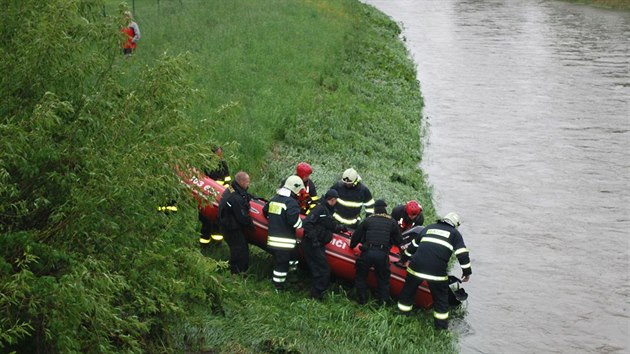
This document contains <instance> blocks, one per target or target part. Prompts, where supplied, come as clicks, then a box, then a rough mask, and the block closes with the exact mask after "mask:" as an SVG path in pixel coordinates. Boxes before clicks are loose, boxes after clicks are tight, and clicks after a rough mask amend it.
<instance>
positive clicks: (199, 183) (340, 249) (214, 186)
mask: <svg viewBox="0 0 630 354" xmlns="http://www.w3.org/2000/svg"><path fill="white" fill-rule="evenodd" d="M186 183H187V184H188V185H190V186H192V187H194V189H193V190H194V193H195V195H196V196H197V198H198V200H199V203H200V204H199V207H200V210H201V213H202V214H203V215H205V216H206V217H207V218H209V219H210V220H216V219H217V211H218V203H219V201H220V199H221V195H222V194H223V191H224V190H225V187H224V186H223V185H221V184H219V183H217V182H216V181H214V180H213V179H211V178H208V177H191V178H190V179H188V180H187V182H186ZM202 200H203V201H202ZM264 205H265V201H263V200H258V199H253V200H252V201H251V202H250V209H249V214H250V215H251V217H252V220H253V221H254V226H255V228H254V230H253V231H247V232H245V237H246V238H247V242H249V243H250V244H253V245H256V246H258V247H260V248H261V249H263V250H266V245H267V219H266V218H265V216H264V215H263V213H262V209H263V207H264ZM302 217H304V216H302ZM303 232H304V230H303V229H298V230H297V231H296V238H297V240H298V253H299V254H300V256H301V257H302V259H301V260H302V261H303V253H302V249H301V247H300V245H299V242H300V241H301V239H302V236H303ZM398 253H399V251H398V247H396V246H394V247H392V249H391V250H390V254H389V260H390V271H391V276H390V279H389V285H390V294H391V296H392V297H393V298H397V297H398V294H400V292H401V290H402V287H403V285H404V283H405V277H406V275H407V271H406V269H405V268H402V267H399V266H397V265H396V264H395V263H396V262H398V261H399V260H400V257H399V256H398ZM360 254H361V251H360V250H359V247H355V248H354V249H351V248H350V234H338V233H334V234H333V239H332V240H331V242H330V243H328V244H327V245H326V258H327V260H328V264H329V265H330V269H331V272H332V273H333V274H334V275H335V276H336V277H338V278H341V279H345V280H348V281H354V278H355V276H356V273H355V264H356V259H357V258H358V257H359V255H360ZM367 283H368V286H370V287H371V288H376V287H377V279H376V274H375V273H374V271H373V270H370V273H369V275H368V279H367ZM414 300H415V304H416V306H418V307H421V308H424V309H427V308H430V307H431V306H432V304H433V300H432V297H431V292H430V290H429V287H428V285H427V283H426V281H423V282H422V283H421V284H420V285H419V286H418V289H417V290H416V295H415V299H414Z"/></svg>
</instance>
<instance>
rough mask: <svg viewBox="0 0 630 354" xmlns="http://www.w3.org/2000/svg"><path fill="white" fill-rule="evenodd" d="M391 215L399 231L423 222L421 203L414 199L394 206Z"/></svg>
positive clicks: (420, 224)
mask: <svg viewBox="0 0 630 354" xmlns="http://www.w3.org/2000/svg"><path fill="white" fill-rule="evenodd" d="M391 215H392V218H393V219H394V220H396V222H397V223H398V226H399V227H400V232H405V231H407V230H409V229H411V228H412V227H414V226H422V224H424V215H422V205H420V203H418V202H417V201H415V200H410V201H408V202H407V203H405V204H401V205H397V206H395V207H394V209H392V214H391Z"/></svg>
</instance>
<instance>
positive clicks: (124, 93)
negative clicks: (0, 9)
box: [0, 0, 456, 353]
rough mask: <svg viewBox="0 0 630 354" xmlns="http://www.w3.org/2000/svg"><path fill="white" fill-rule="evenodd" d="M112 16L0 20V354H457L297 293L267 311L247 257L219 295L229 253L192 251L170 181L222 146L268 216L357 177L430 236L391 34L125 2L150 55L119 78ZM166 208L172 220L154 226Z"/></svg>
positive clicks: (257, 271)
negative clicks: (268, 204) (307, 181)
mask: <svg viewBox="0 0 630 354" xmlns="http://www.w3.org/2000/svg"><path fill="white" fill-rule="evenodd" d="M117 5H118V2H117V1H109V0H108V1H107V2H106V3H105V6H100V5H98V3H97V2H94V1H76V0H54V1H50V2H46V3H43V2H39V1H36V0H32V1H23V2H10V3H7V11H4V13H3V15H2V16H3V17H2V21H0V23H2V26H3V33H7V34H9V35H8V36H5V38H4V39H3V42H1V44H2V47H1V49H2V53H3V55H4V57H5V58H6V60H4V61H3V63H2V66H1V67H0V69H1V70H2V72H1V73H2V81H1V83H2V86H0V88H1V89H2V91H0V93H1V94H2V98H3V102H5V103H6V104H4V105H3V107H1V109H0V113H1V115H0V117H1V118H2V125H0V128H2V129H3V130H2V132H3V136H4V137H6V139H3V141H2V144H3V145H2V146H1V147H2V148H1V149H0V163H1V166H0V167H1V168H0V178H1V179H2V188H0V194H1V195H2V196H3V198H2V205H1V208H0V211H1V212H2V213H0V218H2V220H1V221H2V223H1V224H2V226H1V227H2V228H1V229H0V231H1V232H2V238H0V246H1V247H0V249H1V250H2V256H3V257H2V258H1V259H0V260H1V262H0V281H1V282H0V283H2V284H4V285H3V287H2V289H1V290H2V294H3V296H2V299H1V300H0V309H1V310H2V311H3V313H5V314H6V316H5V320H3V322H1V323H0V330H1V332H0V349H2V351H4V350H6V349H8V350H9V351H10V350H16V351H18V352H37V351H43V352H70V351H78V352H112V351H127V352H141V351H146V352H173V351H174V352H182V351H188V352H221V353H235V352H237V353H250V352H274V353H279V352H283V353H298V352H303V353H311V352H366V353H370V352H374V353H376V352H379V353H384V352H385V353H386V352H391V353H397V352H427V353H428V352H430V353H448V352H454V351H456V347H455V344H454V341H453V338H452V336H451V334H450V333H436V332H435V331H434V330H433V329H432V326H431V323H432V318H431V315H430V313H428V312H419V313H418V314H415V315H414V316H412V317H409V318H407V317H399V316H398V315H396V314H395V312H394V311H393V309H392V308H377V307H372V306H368V307H359V306H358V305H356V304H355V303H354V302H352V301H351V300H349V299H348V298H349V297H350V296H351V294H347V293H346V292H347V288H346V287H344V286H342V285H337V286H335V289H334V290H335V291H334V292H333V293H332V294H331V295H330V296H329V297H328V298H327V299H326V301H324V302H323V303H314V302H312V301H310V300H306V294H307V289H308V276H303V277H301V278H300V279H299V280H298V282H297V283H296V284H295V285H294V286H293V288H292V290H291V291H289V292H287V293H284V294H276V293H275V292H273V291H272V288H271V284H270V281H269V273H270V266H271V262H270V261H271V258H270V257H269V256H268V255H267V254H265V253H264V252H261V251H259V250H254V254H253V257H252V270H251V272H250V274H248V275H247V276H243V277H231V276H229V274H228V273H227V272H226V271H225V269H224V267H223V266H224V263H223V262H222V260H224V259H226V249H225V246H224V247H223V248H222V249H220V250H214V251H211V252H206V253H204V254H203V255H202V254H201V253H200V252H199V250H198V249H197V245H196V239H197V232H198V230H197V229H198V224H197V222H196V208H195V205H194V202H193V201H192V200H191V198H190V196H189V194H190V193H189V191H187V190H185V189H178V187H177V186H178V182H177V178H176V177H175V176H173V175H172V173H171V172H172V165H171V162H173V161H177V162H178V163H180V165H183V164H190V165H194V166H201V165H203V164H206V163H210V161H209V157H210V156H211V153H210V152H209V150H210V146H211V145H213V144H217V143H218V144H221V145H223V146H224V150H225V152H226V154H227V156H228V163H229V164H230V167H231V170H232V171H233V172H235V171H236V170H239V169H243V170H246V171H248V172H250V174H251V175H252V185H251V191H252V192H253V193H255V194H258V195H261V196H265V197H269V196H271V195H272V194H273V191H274V189H275V187H276V186H277V184H278V183H279V181H280V180H281V179H283V178H284V177H286V176H287V175H288V174H290V173H292V171H293V169H294V167H295V165H296V163H297V162H299V161H302V160H305V161H308V162H310V163H311V164H312V165H313V167H314V169H315V172H314V174H313V176H312V177H313V179H314V180H315V181H316V183H317V184H318V186H319V189H320V190H321V191H322V193H323V191H325V189H326V188H327V187H328V186H330V185H331V184H333V183H334V182H335V181H336V180H337V179H338V178H339V176H340V174H341V172H342V171H343V170H344V169H345V168H347V167H349V166H353V167H355V168H356V169H357V170H358V171H359V173H360V174H361V176H362V177H363V180H364V181H365V183H366V184H367V185H368V186H369V187H370V188H371V190H372V192H373V194H374V195H375V197H377V198H384V199H386V200H387V201H388V202H389V203H390V206H393V205H394V204H395V203H398V202H403V201H404V200H406V199H409V198H415V199H418V200H420V201H421V202H422V204H423V205H424V207H425V213H426V216H427V219H428V220H431V219H433V218H434V217H435V211H434V209H433V206H432V204H431V201H430V190H429V189H428V188H427V186H426V183H425V180H424V177H423V175H422V173H421V171H420V170H419V169H418V168H417V165H418V163H419V161H420V159H421V156H422V150H421V144H420V139H421V129H420V128H419V127H420V121H419V119H420V118H419V117H420V110H421V107H422V99H421V96H420V93H419V88H418V83H417V82H416V79H415V69H414V66H413V64H412V63H411V61H410V59H409V58H408V56H407V53H406V51H405V48H404V46H403V44H402V43H401V42H400V40H399V39H398V34H399V28H398V27H397V26H396V24H395V23H393V22H391V21H390V20H389V19H387V18H386V17H384V16H383V15H382V14H380V13H378V12H377V11H375V10H374V9H372V8H370V7H367V6H365V5H362V4H360V3H358V2H357V1H354V0H342V1H337V0H322V1H320V0H318V1H312V0H301V1H287V0H273V1H265V2H262V1H257V0H239V1H193V0H179V1H175V0H171V1H166V0H162V1H154V0H136V1H135V15H136V21H137V22H138V23H139V25H140V28H141V30H142V35H143V38H142V40H141V41H140V43H139V48H138V50H137V52H136V54H135V55H134V56H133V57H132V58H130V59H123V58H122V56H121V55H120V52H119V48H118V44H117V41H118V40H119V38H117V36H116V33H117V24H116V21H117V20H116V19H117V18H119V15H120V13H121V9H120V8H118V6H117ZM102 14H105V15H106V16H105V17H103V16H102ZM18 19H20V21H18ZM18 29H19V30H18ZM33 38H36V39H38V40H37V41H34V42H33V41H32V39H33ZM170 198H174V199H177V200H178V201H179V203H178V206H179V209H180V211H179V212H178V213H177V214H173V215H170V216H164V215H156V213H155V206H156V205H157V204H159V203H160V202H163V201H164V200H165V199H170Z"/></svg>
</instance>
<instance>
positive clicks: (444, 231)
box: [427, 229, 451, 238]
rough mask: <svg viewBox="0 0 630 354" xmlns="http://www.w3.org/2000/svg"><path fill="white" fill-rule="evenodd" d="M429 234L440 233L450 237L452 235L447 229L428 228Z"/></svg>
mask: <svg viewBox="0 0 630 354" xmlns="http://www.w3.org/2000/svg"><path fill="white" fill-rule="evenodd" d="M427 235H438V236H442V237H446V238H448V237H449V236H450V235H451V233H450V232H448V231H446V230H440V229H429V230H427Z"/></svg>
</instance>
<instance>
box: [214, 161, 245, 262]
mask: <svg viewBox="0 0 630 354" xmlns="http://www.w3.org/2000/svg"><path fill="white" fill-rule="evenodd" d="M248 187H249V175H248V174H247V173H245V172H243V171H240V172H238V173H237V174H236V175H234V182H232V183H231V184H230V185H229V186H228V188H226V189H225V191H224V192H223V195H222V196H221V202H219V223H220V224H221V231H222V232H223V235H224V236H225V242H227V244H228V247H229V248H230V261H229V264H230V272H231V273H232V274H238V273H242V272H245V271H247V269H248V268H249V246H248V245H247V240H246V239H245V234H244V231H245V230H247V229H253V228H254V223H253V221H252V217H251V216H250V215H249V201H250V200H251V196H250V195H249V193H247V188H248Z"/></svg>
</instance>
